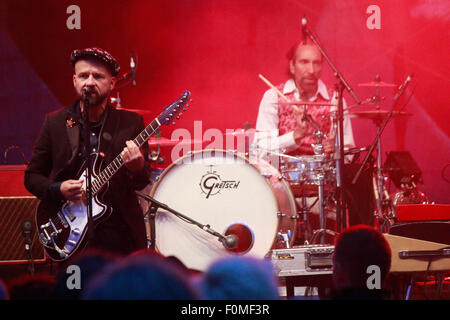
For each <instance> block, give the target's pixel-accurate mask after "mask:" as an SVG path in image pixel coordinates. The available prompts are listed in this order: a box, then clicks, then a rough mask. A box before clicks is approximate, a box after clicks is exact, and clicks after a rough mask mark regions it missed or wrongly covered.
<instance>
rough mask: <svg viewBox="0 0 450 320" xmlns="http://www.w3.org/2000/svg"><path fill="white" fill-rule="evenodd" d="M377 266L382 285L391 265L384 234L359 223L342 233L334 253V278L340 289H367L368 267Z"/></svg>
mask: <svg viewBox="0 0 450 320" xmlns="http://www.w3.org/2000/svg"><path fill="white" fill-rule="evenodd" d="M372 265H375V266H378V267H379V268H380V272H381V284H382V283H383V281H384V280H385V278H386V276H387V274H388V273H389V269H390V267H391V249H390V247H389V244H388V242H387V241H386V239H385V238H384V237H383V235H382V234H381V233H379V232H378V231H376V230H375V229H373V228H372V227H369V226H366V225H357V226H353V227H350V228H348V229H346V230H344V231H343V232H342V233H341V234H339V236H338V238H337V240H336V245H335V248H334V254H333V280H334V285H335V288H336V289H337V290H342V289H346V288H367V279H368V278H369V276H370V275H371V273H370V272H369V273H368V267H369V266H372Z"/></svg>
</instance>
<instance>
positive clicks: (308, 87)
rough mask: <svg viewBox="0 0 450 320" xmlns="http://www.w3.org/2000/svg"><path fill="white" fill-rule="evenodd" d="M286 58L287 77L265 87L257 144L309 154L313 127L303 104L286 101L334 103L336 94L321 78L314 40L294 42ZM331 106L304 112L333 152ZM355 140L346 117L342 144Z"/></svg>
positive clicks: (320, 66) (281, 150)
mask: <svg viewBox="0 0 450 320" xmlns="http://www.w3.org/2000/svg"><path fill="white" fill-rule="evenodd" d="M288 60H289V75H290V79H289V80H287V81H286V82H285V83H282V84H280V85H279V86H277V87H276V89H277V90H275V89H274V88H272V89H269V90H267V91H266V92H265V93H264V96H263V98H262V100H261V103H260V106H259V112H258V118H257V122H256V131H257V132H258V135H257V140H256V141H255V142H256V147H257V148H259V149H260V150H267V151H268V150H270V151H277V152H281V153H285V154H289V155H294V156H301V155H312V154H314V150H313V147H312V146H311V144H316V143H317V140H316V137H315V136H314V135H313V133H314V132H315V130H316V129H315V128H314V126H313V125H310V124H309V123H308V122H307V121H306V119H305V117H304V114H303V113H304V108H303V106H300V105H295V106H294V105H289V104H286V102H298V101H308V102H324V103H333V104H335V105H337V98H336V95H335V94H333V93H332V92H331V91H330V90H329V89H327V87H326V86H325V84H324V83H323V82H322V81H321V80H320V76H321V73H322V67H323V58H322V55H321V53H320V51H319V49H318V48H317V47H316V46H315V45H314V44H310V43H306V44H304V43H299V44H296V45H294V46H293V47H292V48H291V49H290V50H289V52H288ZM277 91H278V92H277ZM344 108H345V101H344ZM332 110H335V107H330V106H316V105H314V106H307V107H306V111H307V114H309V115H310V116H311V117H312V119H313V120H314V122H315V123H317V125H318V126H319V128H320V129H321V131H322V132H323V133H324V134H325V135H326V136H327V137H326V138H324V139H323V141H322V145H323V149H324V152H325V153H327V154H330V153H333V152H334V138H335V134H334V131H333V126H332V119H331V117H330V111H332ZM261 132H263V133H265V134H262V133H261ZM354 144H355V143H354V139H353V132H352V126H351V123H350V119H349V118H348V117H345V118H344V145H345V147H353V146H354Z"/></svg>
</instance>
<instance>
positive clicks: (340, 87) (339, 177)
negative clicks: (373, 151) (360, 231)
mask: <svg viewBox="0 0 450 320" xmlns="http://www.w3.org/2000/svg"><path fill="white" fill-rule="evenodd" d="M307 22H308V21H307V19H306V17H303V19H302V31H303V32H304V34H305V35H306V36H308V37H309V38H310V39H311V40H312V41H313V42H314V44H315V45H316V46H317V48H318V49H319V51H320V52H321V54H322V57H323V58H324V59H325V60H326V61H327V63H328V65H329V66H330V68H331V69H332V71H333V74H334V76H335V77H336V78H337V80H338V83H337V84H336V89H337V93H338V107H337V117H336V121H337V122H338V125H337V131H336V151H335V159H336V182H337V186H336V195H337V197H336V200H337V208H336V224H337V231H338V232H340V231H341V228H342V226H343V225H344V223H343V222H345V219H343V218H344V214H345V198H344V179H343V169H344V168H343V167H344V106H343V99H344V98H343V91H344V89H346V90H347V91H348V92H349V93H350V95H351V96H352V98H353V99H354V100H355V102H356V103H357V104H361V100H360V99H359V98H358V97H357V96H356V94H355V93H354V92H353V89H352V88H351V87H350V86H349V85H348V84H347V82H346V81H345V79H344V77H343V76H342V74H341V73H340V72H339V70H338V69H337V68H336V67H335V66H334V64H333V63H332V61H331V59H330V58H329V56H328V55H327V53H326V52H325V50H324V49H323V48H322V46H321V45H320V43H319V41H317V40H316V37H315V36H314V35H313V34H312V32H311V31H310V30H309V28H308V26H307Z"/></svg>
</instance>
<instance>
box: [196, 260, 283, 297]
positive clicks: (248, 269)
mask: <svg viewBox="0 0 450 320" xmlns="http://www.w3.org/2000/svg"><path fill="white" fill-rule="evenodd" d="M196 285H197V287H198V288H199V290H200V292H201V294H202V298H204V299H208V300H275V299H279V292H278V284H277V281H276V277H275V273H274V270H273V265H272V264H271V263H270V262H269V261H266V260H261V259H256V258H251V257H245V256H231V257H227V258H224V259H221V260H218V261H216V262H214V263H213V264H212V265H211V266H210V267H209V268H208V270H207V271H206V272H205V273H204V274H203V275H201V276H200V277H199V278H198V279H197V281H196Z"/></svg>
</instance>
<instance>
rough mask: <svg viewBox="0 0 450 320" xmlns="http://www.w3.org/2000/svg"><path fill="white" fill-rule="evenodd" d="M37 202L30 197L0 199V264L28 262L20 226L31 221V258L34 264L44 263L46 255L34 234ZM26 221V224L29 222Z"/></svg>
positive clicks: (35, 233)
mask: <svg viewBox="0 0 450 320" xmlns="http://www.w3.org/2000/svg"><path fill="white" fill-rule="evenodd" d="M38 203H39V200H38V199H37V198H36V197H32V196H23V197H0V264H20V263H24V264H25V263H28V262H29V254H28V252H27V250H26V249H25V236H24V232H23V227H22V225H23V224H24V222H25V221H26V220H29V221H31V222H32V223H31V227H32V229H31V234H30V237H31V239H32V244H31V249H30V251H31V258H32V260H33V262H34V263H44V262H45V261H46V255H45V252H44V248H43V247H42V244H41V243H40V242H39V239H38V233H37V232H36V226H35V223H34V221H35V219H34V214H35V211H36V208H37V205H38ZM29 221H28V222H29Z"/></svg>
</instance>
